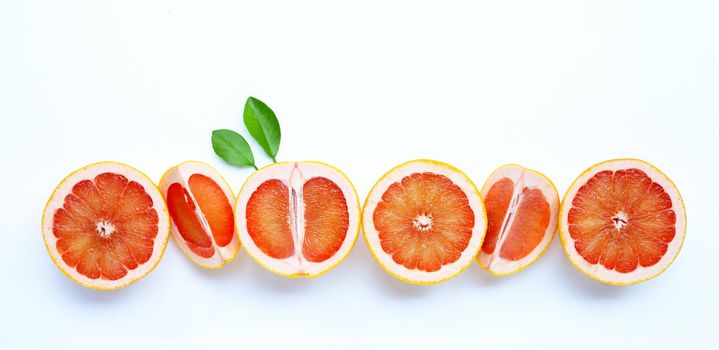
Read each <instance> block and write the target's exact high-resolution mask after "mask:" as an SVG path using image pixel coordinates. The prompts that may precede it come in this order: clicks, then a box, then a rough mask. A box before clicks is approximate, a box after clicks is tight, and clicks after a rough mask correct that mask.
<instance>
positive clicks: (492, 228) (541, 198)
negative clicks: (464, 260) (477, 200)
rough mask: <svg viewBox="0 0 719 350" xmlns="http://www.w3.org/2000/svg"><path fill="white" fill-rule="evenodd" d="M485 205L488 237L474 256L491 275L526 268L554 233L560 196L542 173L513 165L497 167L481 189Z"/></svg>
mask: <svg viewBox="0 0 719 350" xmlns="http://www.w3.org/2000/svg"><path fill="white" fill-rule="evenodd" d="M482 195H483V196H484V204H485V205H486V207H487V220H488V223H489V224H488V225H487V236H486V237H485V240H484V244H483V246H482V250H481V251H480V253H479V255H478V256H477V260H478V262H479V264H480V266H481V267H482V268H483V269H485V270H487V271H488V272H490V273H492V274H494V275H498V276H501V275H508V274H512V273H515V272H518V271H520V270H522V269H523V268H526V267H527V266H529V265H530V264H532V263H533V262H534V261H536V260H537V259H538V258H539V257H540V256H541V255H542V253H543V252H544V251H545V250H546V248H547V247H548V245H549V243H550V242H551V240H552V237H553V236H554V231H555V230H556V226H557V214H558V212H559V196H558V194H557V190H556V189H555V188H554V185H553V184H552V183H551V181H549V179H547V178H546V177H545V176H543V175H542V174H540V173H538V172H536V171H534V170H531V169H526V168H524V167H522V166H519V165H515V164H508V165H504V166H502V167H499V168H498V169H497V170H495V171H494V172H493V173H492V174H491V175H490V177H489V178H488V179H487V182H486V183H485V185H484V187H483V188H482Z"/></svg>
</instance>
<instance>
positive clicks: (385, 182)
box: [362, 160, 487, 284]
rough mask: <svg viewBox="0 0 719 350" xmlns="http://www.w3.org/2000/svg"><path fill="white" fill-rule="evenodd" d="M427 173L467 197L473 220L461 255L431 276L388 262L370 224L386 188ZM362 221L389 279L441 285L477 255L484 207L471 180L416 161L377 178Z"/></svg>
mask: <svg viewBox="0 0 719 350" xmlns="http://www.w3.org/2000/svg"><path fill="white" fill-rule="evenodd" d="M427 172H428V173H434V174H439V175H443V176H446V177H447V178H448V179H449V180H451V181H452V182H453V183H454V184H455V185H457V186H458V187H459V188H460V189H461V190H462V191H463V192H464V194H465V195H466V196H467V200H468V202H469V206H470V208H471V209H472V212H473V213H474V216H475V217H474V227H473V228H472V236H471V238H470V240H469V243H468V245H467V248H466V249H465V250H464V251H463V252H462V254H461V255H460V257H459V259H457V260H456V261H454V262H452V263H449V264H446V265H443V266H442V267H440V269H439V270H437V271H433V272H427V271H421V270H417V269H408V268H406V267H405V266H403V265H401V264H398V263H396V262H395V261H394V260H393V259H392V256H391V255H389V254H387V253H386V252H385V251H384V250H383V249H382V245H381V242H380V239H379V232H378V231H377V228H376V227H375V226H374V220H373V216H374V211H375V209H376V208H377V204H378V203H379V202H380V201H381V200H382V195H383V194H384V193H385V192H386V191H387V189H388V188H389V186H390V185H392V184H393V183H395V182H400V181H402V179H403V178H405V177H407V176H410V175H412V174H415V173H427ZM422 215H423V213H418V216H417V217H415V220H417V221H419V220H418V219H420V218H421V216H422ZM362 220H363V225H362V226H363V228H364V230H365V238H366V240H367V244H368V246H369V248H370V250H371V251H372V254H373V255H374V256H375V257H376V258H377V260H378V262H379V263H380V264H381V265H382V266H383V267H384V268H385V269H386V270H388V271H389V272H390V273H391V274H392V275H394V276H396V277H399V278H401V279H403V280H406V281H410V282H413V283H420V284H423V283H437V282H441V281H443V280H446V279H447V278H450V277H453V276H455V275H457V274H458V273H459V272H461V271H462V270H464V269H465V268H466V267H467V266H468V265H469V264H471V263H472V261H473V260H474V258H475V257H476V255H477V251H478V250H479V248H480V247H481V245H482V240H483V238H484V233H485V230H486V225H487V218H486V213H485V211H484V203H483V202H482V199H481V197H480V195H479V193H477V189H476V187H475V186H474V184H473V183H472V182H471V180H470V179H469V178H467V177H466V176H465V175H464V174H462V173H461V172H460V171H458V170H455V169H453V168H451V167H450V166H448V165H445V164H441V163H437V162H434V161H426V160H416V161H412V162H408V163H405V164H403V165H400V166H399V167H397V168H395V169H393V170H392V171H391V172H389V173H388V174H386V175H385V176H384V177H383V178H381V179H380V180H379V181H378V182H377V184H376V185H375V186H374V188H373V189H372V191H371V192H370V193H369V195H368V196H367V201H366V202H365V208H364V210H363V215H362Z"/></svg>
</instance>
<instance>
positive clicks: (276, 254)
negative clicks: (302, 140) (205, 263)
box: [235, 161, 360, 277]
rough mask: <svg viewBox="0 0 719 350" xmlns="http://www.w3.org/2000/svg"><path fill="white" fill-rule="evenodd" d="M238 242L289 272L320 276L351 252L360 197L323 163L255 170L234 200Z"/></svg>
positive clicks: (265, 261)
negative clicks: (235, 201)
mask: <svg viewBox="0 0 719 350" xmlns="http://www.w3.org/2000/svg"><path fill="white" fill-rule="evenodd" d="M235 213H236V220H237V227H238V232H239V236H240V241H241V242H242V245H243V247H244V248H245V250H246V251H247V253H248V254H249V255H250V256H251V257H252V258H253V259H254V260H255V261H256V262H257V263H259V264H260V265H262V266H264V267H265V268H267V269H268V270H270V271H272V272H275V273H277V274H280V275H283V276H287V277H316V276H319V275H321V274H323V273H325V272H327V271H329V270H330V269H331V268H333V267H335V266H336V265H337V264H339V263H340V262H341V261H342V260H343V259H344V258H345V257H346V256H347V254H349V252H350V250H351V249H352V247H353V246H354V243H355V241H356V240H357V235H358V234H359V217H360V212H359V199H358V197H357V193H356V192H355V189H354V186H353V185H352V183H351V182H350V180H349V179H348V178H347V176H345V175H344V174H343V173H342V172H341V171H340V170H338V169H336V168H334V167H332V166H329V165H327V164H324V163H319V162H313V161H304V162H289V163H276V164H272V165H269V166H267V167H264V168H262V169H260V170H258V171H256V172H255V173H254V174H252V175H251V176H250V177H249V178H248V179H247V181H246V182H245V184H244V185H243V186H242V189H241V190H240V194H239V195H238V197H237V203H236V205H235Z"/></svg>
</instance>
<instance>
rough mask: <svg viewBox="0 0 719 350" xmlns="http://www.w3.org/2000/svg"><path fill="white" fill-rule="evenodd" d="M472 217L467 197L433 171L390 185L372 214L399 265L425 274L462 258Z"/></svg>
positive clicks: (384, 245) (384, 246)
mask: <svg viewBox="0 0 719 350" xmlns="http://www.w3.org/2000/svg"><path fill="white" fill-rule="evenodd" d="M474 219H475V218H474V212H473V211H472V208H471V207H470V206H469V201H468V200H467V195H466V194H465V193H464V192H463V191H462V190H461V189H460V188H459V187H458V186H457V185H455V184H454V183H452V181H451V180H449V179H448V178H447V177H446V176H444V175H438V174H433V173H414V174H412V175H409V176H406V177H404V178H403V179H402V180H401V181H399V182H395V183H393V184H392V185H390V186H389V188H388V189H387V191H386V192H385V193H384V194H383V195H382V200H381V201H380V202H379V203H378V204H377V209H375V211H374V214H373V217H372V221H373V223H374V226H375V227H376V228H377V231H378V232H379V240H380V244H381V247H382V250H383V251H384V252H385V253H386V254H389V255H390V256H392V260H394V262H396V263H397V264H400V265H402V266H404V267H405V268H407V269H417V270H420V271H426V272H433V271H438V270H439V269H440V268H441V267H442V265H447V264H451V263H453V262H455V261H457V260H458V259H459V258H460V256H461V255H462V251H464V250H465V249H466V248H467V245H468V244H469V240H470V238H471V237H472V228H473V227H474Z"/></svg>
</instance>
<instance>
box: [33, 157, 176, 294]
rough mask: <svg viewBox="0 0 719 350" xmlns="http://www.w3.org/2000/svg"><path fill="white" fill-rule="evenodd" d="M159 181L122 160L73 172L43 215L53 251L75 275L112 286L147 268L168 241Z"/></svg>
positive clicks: (94, 285) (84, 282) (96, 285)
mask: <svg viewBox="0 0 719 350" xmlns="http://www.w3.org/2000/svg"><path fill="white" fill-rule="evenodd" d="M158 195H159V191H158V190H157V188H156V187H155V185H154V184H153V183H152V182H151V181H149V180H148V179H147V178H146V177H145V176H144V175H142V174H141V173H139V172H138V171H136V170H134V169H132V168H130V167H128V166H125V165H122V164H118V163H109V162H105V163H97V164H93V165H90V166H88V167H85V168H83V169H80V170H78V171H76V172H75V173H73V174H71V175H69V176H68V177H67V178H66V179H65V180H64V181H63V182H62V183H61V184H60V185H59V186H58V188H57V189H56V191H55V193H53V195H52V196H51V198H50V200H49V201H48V205H47V207H46V211H45V214H44V218H43V237H44V239H45V243H46V245H47V248H48V252H49V253H50V255H51V257H52V258H53V260H54V261H55V263H56V264H57V265H58V267H59V268H60V269H61V270H63V272H65V273H66V274H67V275H68V276H69V277H70V278H71V279H73V280H75V281H76V282H78V283H80V284H82V285H85V286H88V287H92V288H98V289H114V288H119V287H122V286H124V285H127V284H130V283H132V282H134V281H136V280H137V279H139V278H141V277H142V276H144V275H145V274H147V273H148V272H149V271H150V270H152V268H153V267H154V266H155V265H156V264H157V262H159V259H160V257H161V256H162V252H163V251H164V247H165V244H166V242H167V236H168V234H167V230H168V228H169V226H168V220H167V210H166V208H165V204H164V202H163V201H162V197H161V196H158Z"/></svg>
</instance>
